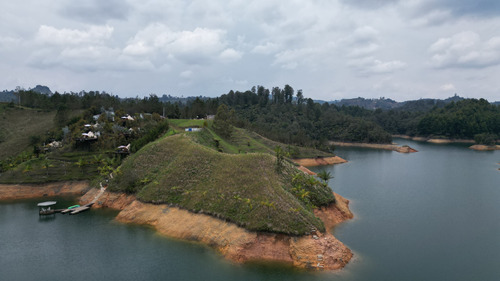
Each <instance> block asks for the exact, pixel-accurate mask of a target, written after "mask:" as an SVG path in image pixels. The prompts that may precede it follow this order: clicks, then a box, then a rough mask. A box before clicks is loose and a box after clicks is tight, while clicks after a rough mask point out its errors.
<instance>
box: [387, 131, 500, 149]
mask: <svg viewBox="0 0 500 281" xmlns="http://www.w3.org/2000/svg"><path fill="white" fill-rule="evenodd" d="M392 137H394V138H402V139H407V140H413V141H420V142H428V143H434V144H450V143H466V144H473V145H471V146H469V148H470V149H473V150H477V151H492V150H500V145H498V144H494V145H484V144H475V143H476V142H475V141H474V140H468V139H433V138H425V137H411V136H407V135H393V136H392ZM497 142H498V141H497Z"/></svg>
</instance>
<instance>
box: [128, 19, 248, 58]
mask: <svg viewBox="0 0 500 281" xmlns="http://www.w3.org/2000/svg"><path fill="white" fill-rule="evenodd" d="M225 35H226V32H225V31H224V30H221V29H209V28H200V27H197V28H195V29H194V30H182V31H173V30H171V29H170V28H169V27H167V26H166V25H164V24H159V23H155V24H151V25H149V26H147V27H146V28H144V29H143V30H140V31H139V32H137V34H136V35H135V36H134V38H133V39H131V40H130V41H129V43H128V44H127V46H126V47H125V48H124V50H123V52H124V54H127V55H149V56H151V57H154V56H155V55H156V56H159V55H163V56H165V57H167V58H169V59H175V60H179V61H182V62H183V63H187V64H204V63H206V62H207V61H211V60H213V59H215V58H217V57H218V56H220V57H221V58H223V59H228V60H235V59H238V58H240V57H241V55H242V53H241V52H239V51H236V50H234V49H232V48H228V49H225V46H226V45H227V44H228V43H227V42H226V39H225Z"/></svg>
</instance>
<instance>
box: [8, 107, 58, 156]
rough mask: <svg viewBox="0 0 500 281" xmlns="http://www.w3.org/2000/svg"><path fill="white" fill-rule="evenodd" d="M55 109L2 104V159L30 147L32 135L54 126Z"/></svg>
mask: <svg viewBox="0 0 500 281" xmlns="http://www.w3.org/2000/svg"><path fill="white" fill-rule="evenodd" d="M55 114H56V113H55V111H52V112H46V111H41V110H36V109H29V108H18V107H12V108H11V107H8V106H7V105H5V104H0V160H1V159H4V158H7V157H10V156H15V155H17V154H19V153H21V152H22V151H24V150H25V149H27V148H29V145H30V137H31V136H38V135H44V134H45V133H46V132H47V131H50V130H51V129H53V128H54V116H55Z"/></svg>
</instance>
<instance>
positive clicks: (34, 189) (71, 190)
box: [0, 181, 90, 200]
mask: <svg viewBox="0 0 500 281" xmlns="http://www.w3.org/2000/svg"><path fill="white" fill-rule="evenodd" d="M89 190H90V186H89V182H88V181H64V182H53V183H45V184H0V200H18V199H31V198H43V197H52V196H82V195H84V194H85V193H86V192H87V191H89Z"/></svg>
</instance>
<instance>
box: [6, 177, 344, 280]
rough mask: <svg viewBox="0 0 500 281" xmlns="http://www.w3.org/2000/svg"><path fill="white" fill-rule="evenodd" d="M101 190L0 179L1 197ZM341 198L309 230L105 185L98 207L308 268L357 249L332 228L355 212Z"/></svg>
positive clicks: (170, 233) (252, 257) (165, 230)
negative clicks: (244, 223) (257, 224)
mask: <svg viewBox="0 0 500 281" xmlns="http://www.w3.org/2000/svg"><path fill="white" fill-rule="evenodd" d="M99 192H100V190H99V189H96V188H90V186H89V183H88V182H86V181H83V182H56V183H50V184H39V185H23V184H0V200H5V201H7V200H16V199H27V198H43V197H49V196H78V197H79V202H80V204H86V203H88V202H90V201H92V200H93V198H94V197H95V195H97V193H99ZM334 195H335V199H336V203H334V204H331V205H329V206H326V207H321V208H319V209H316V210H314V213H315V215H316V216H317V217H318V218H320V219H321V220H322V221H323V223H324V225H325V228H326V231H325V232H324V233H320V232H319V231H315V230H311V233H310V234H309V235H305V236H297V237H296V236H289V235H285V234H275V233H260V232H252V231H248V230H246V229H244V228H242V227H239V226H237V225H236V224H234V223H230V222H226V221H224V220H221V219H218V218H215V217H213V216H210V215H205V214H200V213H198V214H197V213H193V212H190V211H187V210H184V209H180V208H178V207H171V206H169V205H167V204H158V205H156V204H150V203H142V202H140V201H138V200H137V199H136V198H135V196H134V195H127V194H124V193H112V192H108V191H105V192H104V194H103V195H102V196H101V197H100V198H99V200H98V201H97V202H96V203H95V204H94V205H93V208H96V209H98V208H111V209H115V210H119V211H120V212H119V213H118V215H117V216H116V217H115V220H117V221H119V222H122V223H133V224H139V225H149V226H152V227H153V228H155V230H156V231H157V232H158V233H160V234H162V235H164V236H167V237H171V238H177V239H182V240H186V241H196V242H199V243H201V244H204V245H207V246H209V247H211V248H213V249H215V250H216V251H218V252H220V253H221V254H222V255H223V256H224V257H225V258H226V259H228V260H230V261H233V262H236V263H247V262H277V263H283V264H285V265H291V266H293V267H296V268H303V269H309V270H337V269H341V268H343V267H344V266H345V265H346V264H347V263H348V262H349V261H350V259H351V258H352V255H353V254H352V252H351V250H350V249H349V248H347V247H346V246H345V245H344V244H343V243H342V242H341V241H339V240H338V239H337V238H335V236H333V235H332V233H331V232H330V230H331V228H333V227H334V226H335V225H337V224H339V223H341V222H343V221H346V220H348V219H351V218H353V214H352V212H351V211H350V210H349V200H347V199H345V198H343V197H342V196H340V195H338V194H336V193H334Z"/></svg>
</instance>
